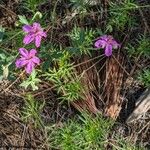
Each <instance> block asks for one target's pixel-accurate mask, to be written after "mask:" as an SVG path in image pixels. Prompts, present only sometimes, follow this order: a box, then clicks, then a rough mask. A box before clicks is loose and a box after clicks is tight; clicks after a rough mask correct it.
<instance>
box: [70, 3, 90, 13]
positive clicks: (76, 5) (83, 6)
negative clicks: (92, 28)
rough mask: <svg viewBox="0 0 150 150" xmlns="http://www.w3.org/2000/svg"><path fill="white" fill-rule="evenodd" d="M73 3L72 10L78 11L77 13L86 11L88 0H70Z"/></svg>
mask: <svg viewBox="0 0 150 150" xmlns="http://www.w3.org/2000/svg"><path fill="white" fill-rule="evenodd" d="M70 2H71V3H72V4H73V10H76V11H78V13H80V14H81V13H86V12H87V8H88V0H87V1H86V0H70Z"/></svg>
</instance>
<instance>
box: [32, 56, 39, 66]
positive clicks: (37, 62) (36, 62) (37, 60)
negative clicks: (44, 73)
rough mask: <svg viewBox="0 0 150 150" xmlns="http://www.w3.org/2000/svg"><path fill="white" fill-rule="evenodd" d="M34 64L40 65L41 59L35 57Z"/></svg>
mask: <svg viewBox="0 0 150 150" xmlns="http://www.w3.org/2000/svg"><path fill="white" fill-rule="evenodd" d="M32 62H33V63H35V64H37V65H39V64H40V59H39V58H38V57H36V56H35V57H33V58H32Z"/></svg>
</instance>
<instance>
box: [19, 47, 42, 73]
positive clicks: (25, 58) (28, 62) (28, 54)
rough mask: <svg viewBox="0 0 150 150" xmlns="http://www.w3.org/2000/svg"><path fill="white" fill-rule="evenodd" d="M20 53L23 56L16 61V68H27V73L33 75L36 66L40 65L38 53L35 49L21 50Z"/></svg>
mask: <svg viewBox="0 0 150 150" xmlns="http://www.w3.org/2000/svg"><path fill="white" fill-rule="evenodd" d="M19 53H20V55H21V56H20V58H19V59H17V60H16V67H17V68H22V67H25V70H26V72H27V73H28V74H31V72H32V71H33V69H34V68H35V66H36V65H39V64H40V59H39V58H38V57H36V56H35V54H36V53H37V51H36V50H35V49H31V50H30V51H27V50H26V49H25V48H20V49H19Z"/></svg>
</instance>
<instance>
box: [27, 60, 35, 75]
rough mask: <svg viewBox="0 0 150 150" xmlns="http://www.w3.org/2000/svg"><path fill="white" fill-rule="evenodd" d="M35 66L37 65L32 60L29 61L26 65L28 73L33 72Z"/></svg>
mask: <svg viewBox="0 0 150 150" xmlns="http://www.w3.org/2000/svg"><path fill="white" fill-rule="evenodd" d="M34 67H35V64H34V63H33V62H32V61H29V63H28V64H27V66H26V67H25V70H26V72H27V73H28V74H31V72H32V71H33V69H34Z"/></svg>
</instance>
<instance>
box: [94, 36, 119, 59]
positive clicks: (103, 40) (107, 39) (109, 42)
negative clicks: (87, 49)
mask: <svg viewBox="0 0 150 150" xmlns="http://www.w3.org/2000/svg"><path fill="white" fill-rule="evenodd" d="M94 45H95V47H96V48H105V55H106V56H108V57H109V56H111V55H112V49H117V48H118V47H119V46H120V44H118V43H117V42H116V41H115V40H114V38H113V37H112V36H111V35H103V36H101V37H99V38H98V40H97V41H96V42H95V44H94Z"/></svg>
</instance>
